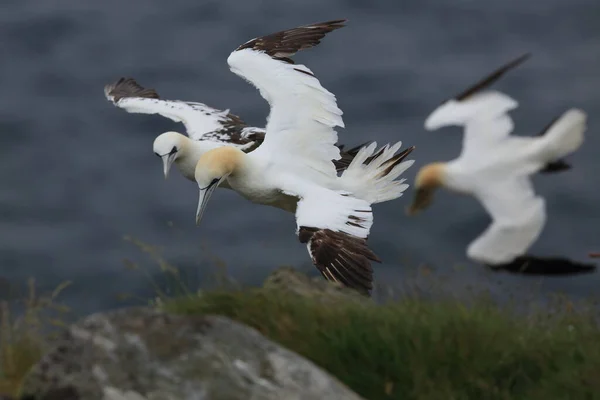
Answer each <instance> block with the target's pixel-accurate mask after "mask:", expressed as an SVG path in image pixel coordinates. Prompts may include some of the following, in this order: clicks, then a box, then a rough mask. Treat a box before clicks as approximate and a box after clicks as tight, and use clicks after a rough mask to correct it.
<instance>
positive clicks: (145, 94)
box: [104, 78, 265, 150]
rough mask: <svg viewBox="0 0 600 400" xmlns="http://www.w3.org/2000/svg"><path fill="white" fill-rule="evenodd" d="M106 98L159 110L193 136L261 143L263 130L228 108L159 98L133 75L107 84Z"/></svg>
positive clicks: (138, 109) (133, 108)
mask: <svg viewBox="0 0 600 400" xmlns="http://www.w3.org/2000/svg"><path fill="white" fill-rule="evenodd" d="M104 94H105V96H106V98H107V99H108V100H109V101H110V102H112V103H113V104H114V105H115V106H117V107H119V108H122V109H124V110H125V111H127V112H129V113H141V114H159V115H162V116H163V117H166V118H169V119H171V120H173V121H175V122H181V123H183V124H184V126H185V128H186V131H187V134H188V136H189V137H190V138H191V139H193V140H211V141H216V142H221V143H224V144H228V145H232V146H236V147H240V148H242V149H244V150H246V149H248V150H251V149H254V148H256V147H257V146H258V145H259V144H260V143H262V141H263V139H264V136H265V130H264V129H260V128H253V127H248V126H247V125H246V123H244V121H242V119H241V118H240V117H238V116H237V115H234V114H231V113H230V112H229V110H218V109H216V108H212V107H209V106H207V105H206V104H203V103H194V102H186V101H180V100H166V99H161V98H160V97H159V95H158V93H157V92H156V90H154V89H147V88H144V87H143V86H141V85H140V84H139V83H138V82H137V81H136V80H135V79H133V78H120V79H119V80H118V81H116V82H114V83H112V84H110V85H106V86H105V88H104Z"/></svg>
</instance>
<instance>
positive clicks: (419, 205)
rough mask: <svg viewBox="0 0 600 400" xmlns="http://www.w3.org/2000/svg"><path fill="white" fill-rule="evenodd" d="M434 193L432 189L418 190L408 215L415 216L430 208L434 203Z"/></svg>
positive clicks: (409, 207)
mask: <svg viewBox="0 0 600 400" xmlns="http://www.w3.org/2000/svg"><path fill="white" fill-rule="evenodd" d="M433 192H434V189H430V188H419V189H417V190H416V192H415V196H414V198H413V202H412V204H411V205H410V206H408V208H407V209H406V214H408V215H409V216H413V215H416V214H418V213H419V212H420V211H422V210H424V209H426V208H427V207H429V205H430V204H431V202H432V201H433Z"/></svg>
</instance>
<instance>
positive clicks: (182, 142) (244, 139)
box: [104, 78, 364, 187]
mask: <svg viewBox="0 0 600 400" xmlns="http://www.w3.org/2000/svg"><path fill="white" fill-rule="evenodd" d="M104 95H105V96H106V98H107V99H108V100H109V101H110V102H112V103H113V104H114V105H115V106H117V107H119V108H122V109H123V110H125V111H127V112H129V113H142V114H160V115H162V116H163V117H166V118H169V119H171V120H173V121H175V122H182V123H183V124H184V126H185V129H186V132H187V134H188V136H189V137H188V136H184V135H182V134H180V133H177V132H173V131H169V132H165V133H163V134H161V135H159V136H158V137H157V138H156V139H155V140H154V145H153V147H154V153H155V154H156V155H157V156H159V157H160V158H161V159H162V161H163V171H164V175H165V178H167V177H168V174H169V170H170V169H171V166H172V164H173V163H175V164H176V165H177V167H178V169H179V171H180V172H181V173H182V175H183V176H185V177H186V178H187V179H189V180H191V181H193V180H194V168H195V167H196V164H197V163H198V159H199V158H200V156H201V155H202V154H204V153H206V152H207V151H209V150H212V149H216V148H217V147H221V146H233V147H236V148H238V149H240V150H242V151H244V152H246V153H247V152H250V151H252V150H254V149H255V148H257V147H258V146H259V145H260V144H261V143H262V142H263V140H264V138H265V130H264V129H263V128H255V127H250V126H247V125H246V123H245V122H244V121H242V119H241V118H240V117H238V116H237V115H234V114H232V113H230V112H229V110H224V111H223V110H218V109H216V108H212V107H209V106H207V105H206V104H203V103H195V102H188V101H181V100H166V99H161V98H160V96H159V95H158V93H157V92H156V90H154V89H147V88H144V87H143V86H141V85H140V84H139V83H138V82H137V81H136V80H135V79H133V78H120V79H119V80H117V81H116V82H114V83H112V84H110V85H106V86H105V87H104ZM362 146H364V144H363V145H360V146H357V147H354V148H352V149H349V150H347V151H343V149H344V146H343V145H338V148H339V149H340V150H341V151H342V153H341V155H342V156H341V158H340V159H339V160H334V164H335V167H336V169H337V170H338V172H341V171H343V170H344V169H345V168H346V167H347V166H348V165H349V164H350V161H352V159H353V158H354V156H355V155H356V153H357V152H358V150H359V149H360V147H362ZM224 186H225V187H227V183H226V182H224Z"/></svg>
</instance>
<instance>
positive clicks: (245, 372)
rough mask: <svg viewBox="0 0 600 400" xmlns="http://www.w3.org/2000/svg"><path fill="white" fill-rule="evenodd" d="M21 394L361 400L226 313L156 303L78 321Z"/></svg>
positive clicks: (152, 399)
mask: <svg viewBox="0 0 600 400" xmlns="http://www.w3.org/2000/svg"><path fill="white" fill-rule="evenodd" d="M21 399H23V400H24V399H27V400H33V399H43V400H50V399H56V400H58V399H60V400H187V399H190V400H192V399H194V400H202V399H206V400H238V399H239V400H263V399H264V400H283V399H285V400H313V399H314V400H316V399H318V400H337V399H340V400H359V399H360V397H359V396H358V395H356V394H355V393H353V392H352V391H350V390H349V389H348V388H347V387H346V386H344V385H343V384H342V383H340V382H339V381H338V380H337V379H335V378H333V377H331V376H330V375H329V374H327V373H326V372H325V371H323V370H322V369H321V368H319V367H317V366H316V365H314V364H313V363H312V362H310V361H308V360H306V359H304V358H302V357H300V356H299V355H297V354H295V353H293V352H291V351H289V350H287V349H285V348H283V347H281V346H279V345H277V344H275V343H273V342H271V341H270V340H268V339H267V338H265V337H264V336H262V335H261V334H260V333H259V332H258V331H256V330H254V329H252V328H249V327H246V326H244V325H242V324H240V323H237V322H234V321H232V320H229V319H227V318H224V317H219V316H194V317H189V316H176V315H170V314H165V313H162V312H160V311H156V310H153V309H150V308H129V309H122V310H118V311H113V312H107V313H99V314H94V315H92V316H90V317H87V318H85V319H84V320H83V321H81V322H79V323H77V324H75V325H73V326H71V327H70V328H69V329H68V330H67V331H66V332H65V333H64V335H63V337H62V338H61V339H60V340H59V342H58V343H57V345H56V346H55V347H54V349H53V350H52V351H50V352H49V353H48V354H47V355H46V356H45V357H44V358H43V359H42V360H41V362H39V363H38V364H37V365H36V366H35V367H34V368H33V369H32V371H31V372H30V374H29V375H28V376H27V378H26V380H25V382H24V385H23V390H22V396H21Z"/></svg>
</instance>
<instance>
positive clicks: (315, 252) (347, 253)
mask: <svg viewBox="0 0 600 400" xmlns="http://www.w3.org/2000/svg"><path fill="white" fill-rule="evenodd" d="M288 186H289V188H290V191H288V192H287V193H288V194H290V195H293V196H296V197H299V198H300V200H299V202H298V207H297V209H296V224H297V232H296V233H297V234H298V238H299V239H300V242H302V243H306V245H307V249H308V253H309V254H310V257H311V259H312V262H313V264H314V265H315V266H316V267H317V269H318V270H319V272H321V274H322V275H323V277H325V279H327V280H329V281H333V282H339V283H341V284H343V285H344V286H347V287H351V288H353V289H355V290H357V291H358V292H360V293H362V294H365V295H369V294H370V291H371V289H372V287H373V268H372V267H371V261H376V262H380V260H379V258H378V257H377V256H376V255H375V253H373V251H372V250H371V249H369V247H368V245H367V238H368V236H369V231H370V229H371V226H372V224H373V213H372V210H371V206H370V205H369V203H368V202H366V201H364V200H360V199H357V198H354V197H351V196H349V195H348V194H345V193H339V192H334V191H331V190H328V189H324V188H319V187H314V188H310V189H309V190H300V192H302V193H303V194H302V195H298V192H299V191H298V190H296V188H294V187H293V185H291V184H288Z"/></svg>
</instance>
